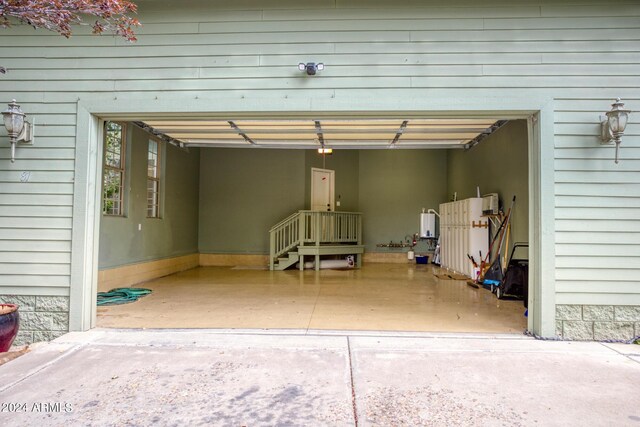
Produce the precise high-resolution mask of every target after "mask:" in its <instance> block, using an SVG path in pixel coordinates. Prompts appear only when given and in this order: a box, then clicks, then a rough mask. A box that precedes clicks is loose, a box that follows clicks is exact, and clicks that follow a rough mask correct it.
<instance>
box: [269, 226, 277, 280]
mask: <svg viewBox="0 0 640 427" xmlns="http://www.w3.org/2000/svg"><path fill="white" fill-rule="evenodd" d="M273 234H274V233H273V231H272V232H271V233H269V270H271V271H273V257H274V256H275V253H276V239H275V236H274V235H273Z"/></svg>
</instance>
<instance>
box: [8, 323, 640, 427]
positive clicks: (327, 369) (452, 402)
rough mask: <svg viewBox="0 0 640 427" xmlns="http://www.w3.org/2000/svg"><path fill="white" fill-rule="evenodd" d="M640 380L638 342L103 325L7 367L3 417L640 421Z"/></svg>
mask: <svg viewBox="0 0 640 427" xmlns="http://www.w3.org/2000/svg"><path fill="white" fill-rule="evenodd" d="M242 332H244V333H242ZM638 384H640V347H638V346H635V345H622V344H600V343H593V342H591V343H584V342H551V341H536V340H533V339H530V338H526V337H523V336H522V335H517V336H516V335H501V336H500V337H499V338H489V337H482V336H479V335H475V336H474V335H462V334H457V335H452V334H450V335H448V336H447V335H443V334H425V333H422V334H419V333H413V334H409V333H404V334H401V333H395V334H391V333H387V334H384V333H369V334H367V333H359V334H345V333H338V332H336V333H332V334H328V333H324V334H322V333H317V334H311V335H309V334H307V335H299V334H286V333H283V332H278V333H275V332H265V333H262V334H256V333H255V332H251V331H236V332H234V333H230V332H225V331H220V330H217V331H212V330H188V331H175V330H163V331H158V330H154V331H137V330H120V331H118V330H114V329H95V330H92V331H89V332H83V333H71V334H67V335H65V336H63V337H61V338H58V339H57V340H55V341H54V342H52V343H50V344H46V345H42V346H40V347H37V348H36V349H35V350H34V351H32V352H30V353H28V354H26V355H24V356H22V357H20V358H18V359H15V360H13V361H11V362H9V363H7V364H6V365H3V366H0V402H2V404H3V405H4V406H3V410H2V411H0V425H2V426H7V427H9V426H26V425H29V426H31V425H33V426H36V425H38V426H40V425H47V426H68V425H96V426H112V425H113V426H123V425H127V426H145V425H151V424H154V425H160V426H165V425H170V426H177V425H211V426H243V425H244V426H284V425H308V426H325V425H331V426H335V425H340V426H349V425H359V426H392V425H393V426H417V425H421V426H449V425H456V426H457V425H464V426H493V425H495V426H498V425H500V426H502V425H508V426H532V425H538V426H547V425H589V426H614V425H615V426H625V425H631V426H633V425H635V426H637V425H639V424H640V392H639V390H640V389H639V388H638ZM5 404H7V405H5ZM8 404H11V406H9V405H8ZM5 406H6V408H5Z"/></svg>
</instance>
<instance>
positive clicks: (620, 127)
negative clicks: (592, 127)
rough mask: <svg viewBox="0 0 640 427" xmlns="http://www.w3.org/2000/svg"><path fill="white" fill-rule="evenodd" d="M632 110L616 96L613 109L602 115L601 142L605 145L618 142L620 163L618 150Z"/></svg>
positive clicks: (616, 159) (612, 105)
mask: <svg viewBox="0 0 640 427" xmlns="http://www.w3.org/2000/svg"><path fill="white" fill-rule="evenodd" d="M630 112H631V111H630V110H625V109H624V103H623V102H620V98H616V102H614V103H613V104H611V111H607V112H606V113H605V115H606V117H605V116H600V127H601V135H600V137H601V141H600V143H601V144H603V145H608V144H614V143H615V144H616V158H615V162H616V163H618V151H619V150H620V143H621V142H622V135H623V134H624V129H625V128H626V127H627V119H628V118H629V113H630Z"/></svg>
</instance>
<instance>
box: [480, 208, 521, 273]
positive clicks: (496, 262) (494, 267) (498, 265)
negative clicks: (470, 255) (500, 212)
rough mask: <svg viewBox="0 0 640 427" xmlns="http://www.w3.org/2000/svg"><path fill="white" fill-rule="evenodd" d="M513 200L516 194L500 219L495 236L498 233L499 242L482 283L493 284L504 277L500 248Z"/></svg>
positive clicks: (490, 251) (504, 236) (509, 219)
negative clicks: (501, 219) (503, 216)
mask: <svg viewBox="0 0 640 427" xmlns="http://www.w3.org/2000/svg"><path fill="white" fill-rule="evenodd" d="M515 202H516V196H513V199H512V200H511V206H510V207H509V210H508V211H507V215H506V216H505V218H504V220H503V221H502V224H500V228H499V229H498V230H499V231H498V233H496V237H497V236H498V235H499V236H500V238H499V244H498V248H497V250H496V251H495V256H494V257H493V260H492V262H491V263H490V267H489V269H488V270H487V272H486V273H485V274H484V276H483V282H484V283H487V282H488V281H489V283H490V284H492V285H495V284H499V283H500V282H501V281H502V279H503V278H504V271H503V269H502V249H503V245H504V242H505V238H506V236H507V230H508V229H509V222H510V221H511V213H512V212H513V205H514V204H515ZM495 242H496V239H495V238H494V240H493V242H492V243H491V247H490V248H489V253H488V254H487V258H489V256H491V254H492V253H493V252H492V251H493V245H494V243H495Z"/></svg>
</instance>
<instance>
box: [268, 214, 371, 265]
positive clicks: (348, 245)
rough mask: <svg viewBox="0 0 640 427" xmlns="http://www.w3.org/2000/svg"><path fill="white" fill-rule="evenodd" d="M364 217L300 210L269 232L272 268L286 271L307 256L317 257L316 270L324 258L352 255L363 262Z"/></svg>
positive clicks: (270, 263)
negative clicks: (321, 257) (321, 258)
mask: <svg viewBox="0 0 640 427" xmlns="http://www.w3.org/2000/svg"><path fill="white" fill-rule="evenodd" d="M363 252H364V246H363V245H362V214H361V213H360V212H328V211H327V212H325V211H306V210H304V211H298V212H296V213H294V214H292V215H290V216H289V217H287V218H285V219H283V220H282V221H280V222H279V223H278V224H276V225H274V226H273V227H271V230H269V269H270V270H284V269H286V268H289V267H291V266H292V265H294V264H296V263H297V262H300V269H301V270H302V269H303V268H304V257H305V255H309V256H314V257H315V261H316V262H315V267H316V270H317V269H319V267H320V256H322V255H341V254H344V255H349V254H353V255H356V257H357V263H358V266H360V265H361V263H362V259H361V258H362V253H363Z"/></svg>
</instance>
